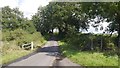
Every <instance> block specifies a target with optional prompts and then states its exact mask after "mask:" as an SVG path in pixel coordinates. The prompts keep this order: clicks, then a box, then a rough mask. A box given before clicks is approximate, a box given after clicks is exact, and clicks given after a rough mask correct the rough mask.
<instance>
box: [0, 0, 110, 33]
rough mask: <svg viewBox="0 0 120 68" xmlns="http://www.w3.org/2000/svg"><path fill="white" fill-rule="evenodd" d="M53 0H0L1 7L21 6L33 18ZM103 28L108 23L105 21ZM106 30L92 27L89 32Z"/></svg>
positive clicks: (26, 15)
mask: <svg viewBox="0 0 120 68" xmlns="http://www.w3.org/2000/svg"><path fill="white" fill-rule="evenodd" d="M50 1H51V0H0V8H1V7H4V6H10V8H16V7H17V8H19V10H20V11H22V12H23V13H24V17H27V18H28V19H31V15H34V14H35V13H36V12H37V9H38V7H39V6H46V5H47V4H49V2H50ZM102 25H103V28H104V30H105V27H106V26H107V25H108V23H106V22H104V24H102ZM104 30H102V31H100V30H98V31H95V29H94V28H93V27H90V29H89V30H88V32H91V33H102V32H103V31H104Z"/></svg>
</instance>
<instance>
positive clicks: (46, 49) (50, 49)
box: [37, 46, 59, 52]
mask: <svg viewBox="0 0 120 68" xmlns="http://www.w3.org/2000/svg"><path fill="white" fill-rule="evenodd" d="M37 52H59V46H49V47H43V48H39V49H38V50H37Z"/></svg>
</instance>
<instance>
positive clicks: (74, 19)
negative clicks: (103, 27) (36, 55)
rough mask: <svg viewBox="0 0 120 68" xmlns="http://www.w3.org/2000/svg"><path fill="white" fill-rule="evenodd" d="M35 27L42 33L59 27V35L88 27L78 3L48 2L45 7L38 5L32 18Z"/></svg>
mask: <svg viewBox="0 0 120 68" xmlns="http://www.w3.org/2000/svg"><path fill="white" fill-rule="evenodd" d="M32 20H33V22H34V24H35V26H36V28H37V29H38V30H39V31H41V32H42V33H49V32H50V31H51V32H52V31H53V29H54V28H58V29H59V34H60V35H65V34H69V33H71V30H74V32H79V29H80V28H81V29H86V30H87V28H88V22H87V18H86V16H85V14H81V9H80V4H79V3H60V2H50V3H49V5H47V6H46V7H40V8H39V9H38V12H37V13H36V14H35V15H34V16H33V18H32Z"/></svg>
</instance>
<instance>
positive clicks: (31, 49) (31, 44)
mask: <svg viewBox="0 0 120 68" xmlns="http://www.w3.org/2000/svg"><path fill="white" fill-rule="evenodd" d="M31 50H33V42H31Z"/></svg>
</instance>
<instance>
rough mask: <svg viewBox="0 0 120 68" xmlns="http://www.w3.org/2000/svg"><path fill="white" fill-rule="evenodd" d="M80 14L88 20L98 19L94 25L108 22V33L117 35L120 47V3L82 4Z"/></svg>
mask: <svg viewBox="0 0 120 68" xmlns="http://www.w3.org/2000/svg"><path fill="white" fill-rule="evenodd" d="M81 5H82V12H83V13H85V14H87V15H88V16H89V20H92V19H94V18H96V17H97V18H98V21H97V22H95V25H96V24H98V23H100V22H102V21H103V20H105V19H106V21H107V22H109V23H110V24H109V26H108V31H109V32H111V33H113V32H115V31H117V33H118V40H119V41H118V46H120V2H111V3H96V2H95V3H82V4H81Z"/></svg>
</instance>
